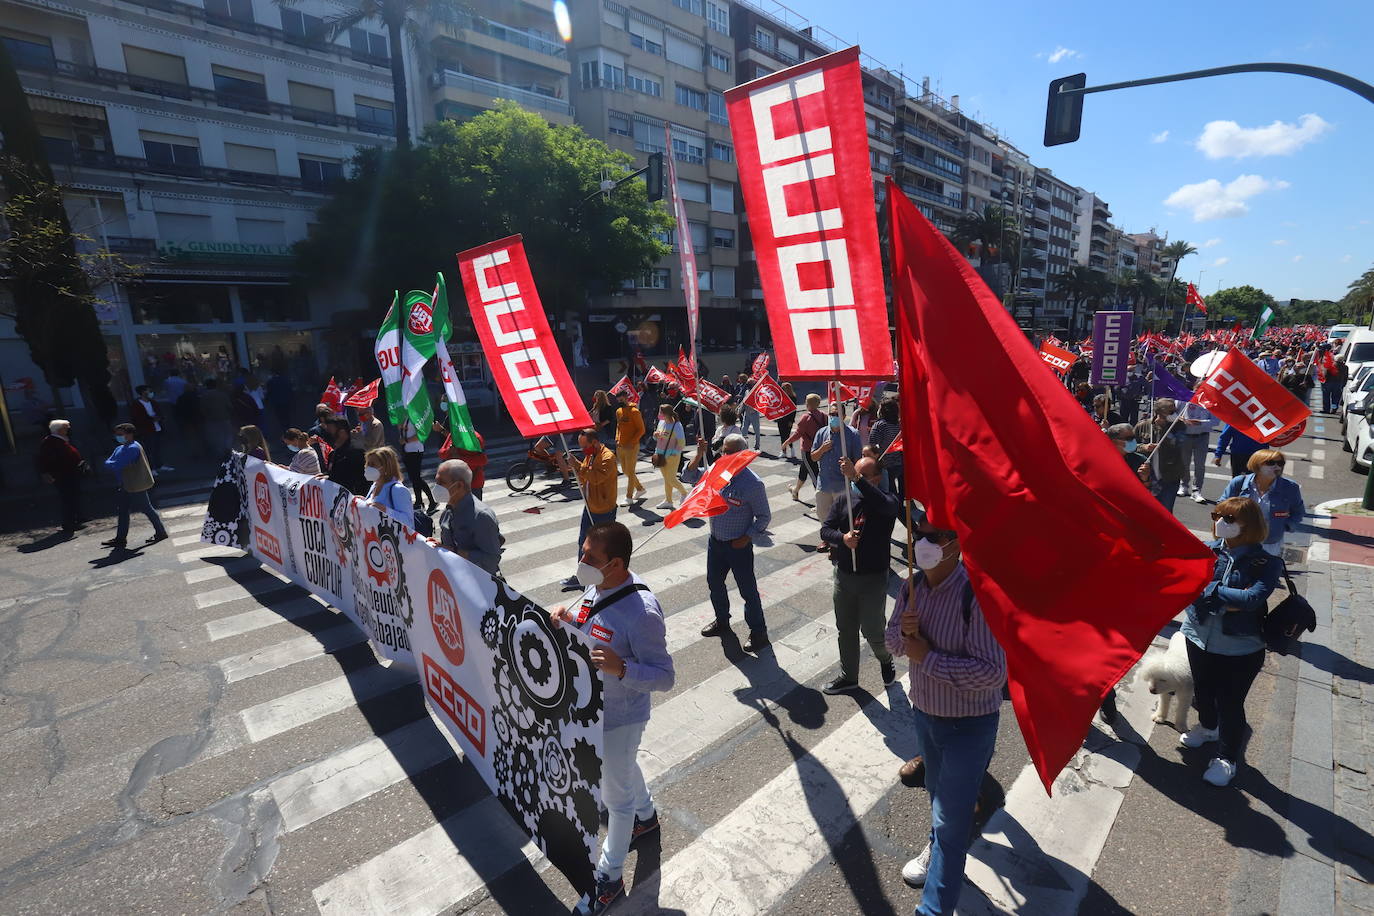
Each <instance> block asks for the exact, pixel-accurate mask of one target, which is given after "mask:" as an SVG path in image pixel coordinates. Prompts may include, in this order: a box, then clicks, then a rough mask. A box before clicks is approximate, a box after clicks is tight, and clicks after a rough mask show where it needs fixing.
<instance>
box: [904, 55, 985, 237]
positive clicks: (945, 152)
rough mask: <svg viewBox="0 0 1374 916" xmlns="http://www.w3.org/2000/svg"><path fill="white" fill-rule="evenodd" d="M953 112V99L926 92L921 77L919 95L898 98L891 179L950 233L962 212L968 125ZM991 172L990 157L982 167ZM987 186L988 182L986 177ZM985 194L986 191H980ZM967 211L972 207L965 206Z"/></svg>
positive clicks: (927, 86) (955, 106) (955, 109)
mask: <svg viewBox="0 0 1374 916" xmlns="http://www.w3.org/2000/svg"><path fill="white" fill-rule="evenodd" d="M971 123H972V122H969V121H967V120H966V119H965V118H964V117H963V116H962V115H961V114H960V112H959V100H958V97H957V96H956V97H954V98H952V99H950V100H948V101H946V100H945V99H943V98H941V97H940V96H939V95H937V94H936V93H934V92H931V91H930V80H929V79H923V80H922V82H921V91H920V92H919V93H914V92H913V93H911V94H904V98H903V99H902V106H901V116H900V118H899V119H898V124H897V134H898V146H897V155H896V157H895V160H894V163H893V166H894V167H893V178H894V179H895V180H896V182H897V185H898V187H900V188H901V189H902V190H903V191H904V192H905V193H906V195H907V197H909V198H910V199H911V202H912V203H914V204H915V205H916V206H917V207H918V208H919V209H920V211H921V212H922V213H924V214H925V215H926V218H927V219H929V220H930V221H931V222H932V223H934V224H935V225H936V226H937V227H938V228H939V229H940V230H941V231H943V232H945V233H952V232H953V231H954V227H955V224H956V223H957V222H958V220H959V216H960V214H962V213H963V212H964V211H965V208H966V203H967V198H966V194H965V187H966V184H967V182H968V180H969V171H970V169H969V159H970V155H969V150H970V147H971V145H972V144H973V141H972V140H970V139H969V136H970V133H978V131H972V132H971V131H970V130H969V126H970V124H971ZM985 168H986V171H987V172H988V174H989V175H990V174H991V168H992V163H991V159H990V158H989V161H988V162H987V163H986V165H985ZM989 182H990V183H991V179H989ZM980 190H982V191H984V192H986V193H989V194H991V192H992V189H991V187H986V188H982V189H980ZM969 209H972V207H971V206H970V207H969Z"/></svg>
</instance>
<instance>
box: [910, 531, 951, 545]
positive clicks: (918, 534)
mask: <svg viewBox="0 0 1374 916" xmlns="http://www.w3.org/2000/svg"><path fill="white" fill-rule="evenodd" d="M948 537H953V535H952V534H951V533H950V532H948V531H930V532H925V531H913V532H912V533H911V540H912V541H930V543H932V544H937V545H941V546H943V545H942V542H940V541H937V540H936V538H948Z"/></svg>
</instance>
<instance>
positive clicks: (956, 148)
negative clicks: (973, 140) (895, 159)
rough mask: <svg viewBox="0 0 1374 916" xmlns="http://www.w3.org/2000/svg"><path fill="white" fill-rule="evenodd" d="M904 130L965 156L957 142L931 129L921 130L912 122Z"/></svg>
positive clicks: (941, 147) (917, 137) (936, 145)
mask: <svg viewBox="0 0 1374 916" xmlns="http://www.w3.org/2000/svg"><path fill="white" fill-rule="evenodd" d="M902 130H904V131H906V132H907V133H908V134H910V135H911V136H912V137H914V138H915V139H917V140H922V141H924V142H926V143H929V144H930V145H931V146H935V147H939V148H940V149H942V150H944V151H945V152H948V153H953V154H954V155H956V156H959V157H960V158H963V157H964V150H963V149H962V148H961V147H960V146H959V144H957V143H951V142H950V141H948V140H945V139H943V138H942V137H937V136H936V135H935V134H932V133H930V132H929V131H924V130H921V128H919V127H915V126H913V125H911V124H903V125H902ZM993 174H997V171H996V170H995V169H994V170H993Z"/></svg>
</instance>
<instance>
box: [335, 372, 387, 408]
mask: <svg viewBox="0 0 1374 916" xmlns="http://www.w3.org/2000/svg"><path fill="white" fill-rule="evenodd" d="M381 383H382V380H381V379H379V378H374V379H373V380H372V381H370V382H368V383H367V384H366V385H361V386H359V387H358V388H357V389H356V390H354V391H353V393H352V394H350V395H349V396H348V398H347V399H346V400H345V401H344V406H345V407H371V406H372V402H373V401H375V400H377V386H379V385H381Z"/></svg>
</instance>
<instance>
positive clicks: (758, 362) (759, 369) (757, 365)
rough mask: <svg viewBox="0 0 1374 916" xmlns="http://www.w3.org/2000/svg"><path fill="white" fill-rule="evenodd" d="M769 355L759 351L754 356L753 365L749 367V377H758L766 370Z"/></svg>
mask: <svg viewBox="0 0 1374 916" xmlns="http://www.w3.org/2000/svg"><path fill="white" fill-rule="evenodd" d="M769 359H771V357H770V356H769V355H768V354H767V353H760V354H759V355H758V356H755V357H754V362H753V365H751V366H750V367H749V377H750V378H758V377H759V376H760V375H763V373H765V372H767V371H768V361H769Z"/></svg>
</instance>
